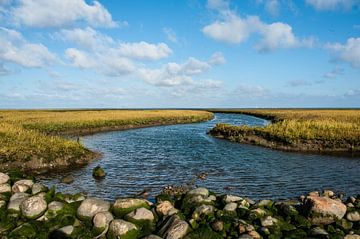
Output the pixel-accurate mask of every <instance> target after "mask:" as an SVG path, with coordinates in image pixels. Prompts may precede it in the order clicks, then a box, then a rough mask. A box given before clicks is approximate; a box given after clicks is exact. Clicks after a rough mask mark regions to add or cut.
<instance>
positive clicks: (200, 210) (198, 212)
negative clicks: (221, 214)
mask: <svg viewBox="0 0 360 239" xmlns="http://www.w3.org/2000/svg"><path fill="white" fill-rule="evenodd" d="M214 211H215V208H214V206H212V205H201V206H199V207H197V208H196V209H195V211H194V213H193V215H192V218H193V219H195V220H198V219H199V218H200V217H202V216H206V215H210V214H212V213H214Z"/></svg>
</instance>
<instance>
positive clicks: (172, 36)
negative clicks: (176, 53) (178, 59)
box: [163, 27, 178, 43]
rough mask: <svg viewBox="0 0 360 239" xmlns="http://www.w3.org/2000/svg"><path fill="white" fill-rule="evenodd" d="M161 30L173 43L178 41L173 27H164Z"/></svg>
mask: <svg viewBox="0 0 360 239" xmlns="http://www.w3.org/2000/svg"><path fill="white" fill-rule="evenodd" d="M163 32H164V33H165V35H166V37H167V39H168V40H169V41H171V42H174V43H177V42H178V40H177V37H176V33H175V31H174V30H173V29H171V28H167V27H164V28H163Z"/></svg>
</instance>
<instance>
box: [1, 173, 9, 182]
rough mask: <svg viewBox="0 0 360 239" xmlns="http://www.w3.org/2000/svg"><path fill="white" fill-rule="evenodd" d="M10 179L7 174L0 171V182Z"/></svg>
mask: <svg viewBox="0 0 360 239" xmlns="http://www.w3.org/2000/svg"><path fill="white" fill-rule="evenodd" d="M9 180H10V177H9V175H7V174H5V173H0V184H4V183H7V182H8V181H9Z"/></svg>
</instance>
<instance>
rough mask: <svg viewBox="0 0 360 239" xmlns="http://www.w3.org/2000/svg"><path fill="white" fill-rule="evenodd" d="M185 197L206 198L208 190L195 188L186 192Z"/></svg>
mask: <svg viewBox="0 0 360 239" xmlns="http://www.w3.org/2000/svg"><path fill="white" fill-rule="evenodd" d="M187 195H201V196H203V197H208V196H209V190H207V189H206V188H195V189H193V190H190V191H189V192H187Z"/></svg>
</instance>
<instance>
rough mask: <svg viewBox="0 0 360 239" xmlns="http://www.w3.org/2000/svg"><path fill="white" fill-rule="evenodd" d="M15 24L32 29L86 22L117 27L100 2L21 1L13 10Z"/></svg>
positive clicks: (83, 0) (66, 0)
mask: <svg viewBox="0 0 360 239" xmlns="http://www.w3.org/2000/svg"><path fill="white" fill-rule="evenodd" d="M12 16H13V18H14V21H15V23H17V24H20V25H26V26H30V27H62V26H69V25H72V24H74V23H75V22H78V21H85V22H86V23H87V24H89V25H91V26H94V27H115V26H117V25H118V24H117V23H116V22H114V21H113V20H112V17H111V14H110V13H109V12H108V10H107V9H106V8H105V7H104V6H103V5H101V4H100V3H99V2H98V1H93V2H91V3H90V4H87V3H86V2H85V0H51V1H49V0H19V1H18V4H17V5H16V6H15V7H14V9H13V10H12Z"/></svg>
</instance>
